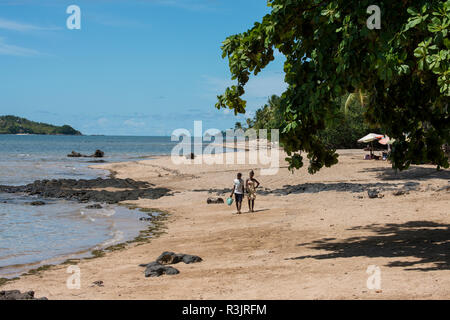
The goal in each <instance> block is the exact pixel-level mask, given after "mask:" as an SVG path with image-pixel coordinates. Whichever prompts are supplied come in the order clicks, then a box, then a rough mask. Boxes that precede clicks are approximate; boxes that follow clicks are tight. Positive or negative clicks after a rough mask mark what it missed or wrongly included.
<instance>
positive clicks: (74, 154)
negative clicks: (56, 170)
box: [67, 150, 105, 158]
mask: <svg viewBox="0 0 450 320" xmlns="http://www.w3.org/2000/svg"><path fill="white" fill-rule="evenodd" d="M67 156H68V157H69V158H103V157H104V156H105V153H104V152H103V151H102V150H95V152H94V154H92V155H90V156H87V155H85V154H81V153H79V152H75V151H72V152H71V153H69V154H68V155H67Z"/></svg>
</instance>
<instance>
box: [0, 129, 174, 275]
mask: <svg viewBox="0 0 450 320" xmlns="http://www.w3.org/2000/svg"><path fill="white" fill-rule="evenodd" d="M175 145H176V142H172V141H170V137H124V136H43V135H23V136H22V135H0V185H23V184H28V183H31V182H33V181H35V180H42V179H60V178H66V179H93V178H97V177H107V176H108V174H109V172H106V171H103V170H96V169H91V168H89V166H90V165H92V164H93V163H92V162H90V161H92V160H95V159H93V158H68V157H67V154H69V153H71V152H72V150H73V151H76V152H80V153H82V154H88V155H89V154H92V153H94V152H95V150H97V149H100V150H102V151H104V152H105V157H104V158H103V159H102V160H104V161H105V162H107V163H110V162H122V161H136V160H142V159H145V158H149V157H151V156H152V155H167V154H170V153H171V151H172V148H173V147H174V146H175ZM34 200H37V198H34V197H30V196H26V195H20V194H5V193H0V277H6V278H9V277H14V276H17V275H20V274H21V273H23V272H24V271H26V270H27V269H31V268H35V267H36V266H39V265H42V264H52V263H59V262H62V261H64V260H66V259H68V258H75V257H82V256H86V255H88V254H89V252H90V251H91V250H93V249H100V248H102V247H107V246H110V245H113V244H117V243H120V242H124V241H127V240H131V239H133V238H135V237H136V236H137V235H138V234H139V231H141V230H143V229H145V228H146V227H147V224H148V222H143V221H140V220H139V218H140V217H142V216H146V215H147V214H144V213H142V212H140V211H139V210H130V209H128V208H125V207H123V206H117V205H105V206H104V207H103V209H86V205H87V204H81V203H77V202H73V201H66V200H48V199H46V200H45V202H46V203H47V204H46V205H44V206H30V205H29V202H30V201H34Z"/></svg>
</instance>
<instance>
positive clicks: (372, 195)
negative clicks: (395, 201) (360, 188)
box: [367, 190, 383, 199]
mask: <svg viewBox="0 0 450 320" xmlns="http://www.w3.org/2000/svg"><path fill="white" fill-rule="evenodd" d="M367 195H368V196H369V198H370V199H376V198H383V195H382V194H381V193H380V192H379V191H378V190H367Z"/></svg>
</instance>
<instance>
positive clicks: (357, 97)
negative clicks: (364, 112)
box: [344, 89, 369, 114]
mask: <svg viewBox="0 0 450 320" xmlns="http://www.w3.org/2000/svg"><path fill="white" fill-rule="evenodd" d="M368 100H369V94H368V93H364V92H363V91H362V89H356V91H355V92H353V93H350V94H349V95H348V97H347V100H346V101H345V104H344V111H345V114H347V112H348V108H349V107H350V105H351V104H352V103H353V102H354V101H358V102H359V104H360V105H361V107H363V108H365V107H366V105H367V103H368Z"/></svg>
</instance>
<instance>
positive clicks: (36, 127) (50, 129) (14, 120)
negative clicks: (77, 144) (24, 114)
mask: <svg viewBox="0 0 450 320" xmlns="http://www.w3.org/2000/svg"><path fill="white" fill-rule="evenodd" d="M0 134H46V135H71V136H81V135H82V134H81V132H80V131H78V130H75V129H74V128H72V127H71V126H69V125H63V126H54V125H51V124H47V123H41V122H34V121H30V120H28V119H25V118H19V117H16V116H0Z"/></svg>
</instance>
